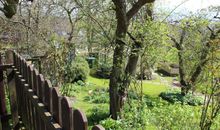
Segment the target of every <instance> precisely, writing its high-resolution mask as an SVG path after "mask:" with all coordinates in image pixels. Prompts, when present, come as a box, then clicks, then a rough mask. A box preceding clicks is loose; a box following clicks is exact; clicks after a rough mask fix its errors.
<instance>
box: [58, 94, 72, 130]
mask: <svg viewBox="0 0 220 130" xmlns="http://www.w3.org/2000/svg"><path fill="white" fill-rule="evenodd" d="M60 108H61V110H60V115H61V127H62V128H63V130H73V128H71V116H72V115H71V114H70V113H71V112H72V108H71V107H70V106H69V103H68V101H67V99H66V97H62V98H61V102H60Z"/></svg>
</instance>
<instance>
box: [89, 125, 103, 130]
mask: <svg viewBox="0 0 220 130" xmlns="http://www.w3.org/2000/svg"><path fill="white" fill-rule="evenodd" d="M92 130H105V128H104V127H103V126H101V125H95V126H93V127H92Z"/></svg>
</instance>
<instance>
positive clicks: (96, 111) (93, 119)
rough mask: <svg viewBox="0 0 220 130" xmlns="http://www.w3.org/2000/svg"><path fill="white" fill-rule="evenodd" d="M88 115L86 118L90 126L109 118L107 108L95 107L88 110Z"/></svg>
mask: <svg viewBox="0 0 220 130" xmlns="http://www.w3.org/2000/svg"><path fill="white" fill-rule="evenodd" d="M88 112H89V113H90V114H89V115H88V116H87V117H88V120H89V123H90V124H98V123H99V122H100V121H101V120H104V119H106V118H108V117H109V113H108V108H106V107H103V106H102V107H101V106H98V105H97V106H95V107H93V108H92V109H89V110H88Z"/></svg>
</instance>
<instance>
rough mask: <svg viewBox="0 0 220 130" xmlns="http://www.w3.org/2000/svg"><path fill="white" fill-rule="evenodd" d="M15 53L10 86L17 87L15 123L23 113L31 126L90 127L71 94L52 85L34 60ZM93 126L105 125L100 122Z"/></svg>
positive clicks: (47, 129)
mask: <svg viewBox="0 0 220 130" xmlns="http://www.w3.org/2000/svg"><path fill="white" fill-rule="evenodd" d="M11 55H12V56H11V57H13V62H12V73H13V74H14V81H13V80H12V82H10V84H9V87H14V88H15V89H12V90H11V91H12V92H11V93H15V94H14V95H12V96H11V98H12V99H10V101H11V111H12V119H13V123H14V124H16V123H18V116H20V117H21V119H22V122H23V123H24V125H25V127H26V129H28V130H87V129H88V121H87V118H86V116H85V114H84V113H83V112H82V111H80V110H78V109H73V108H72V105H70V103H69V102H68V98H67V97H63V96H60V95H59V93H58V89H57V88H56V87H52V85H51V82H50V81H49V80H47V79H45V78H44V76H43V75H42V74H40V73H39V72H38V70H37V69H35V68H34V67H33V65H32V64H30V63H28V62H26V60H25V59H23V58H22V57H21V56H20V55H19V54H18V53H16V52H12V54H11ZM58 69H59V68H58ZM48 71H49V70H48ZM13 90H14V91H15V92H13ZM92 130H104V128H103V127H102V126H100V125H96V126H94V127H93V128H92Z"/></svg>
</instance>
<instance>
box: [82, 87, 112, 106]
mask: <svg viewBox="0 0 220 130" xmlns="http://www.w3.org/2000/svg"><path fill="white" fill-rule="evenodd" d="M84 100H85V101H88V102H91V103H109V96H108V92H107V90H106V89H96V90H94V91H92V90H91V91H90V92H89V95H88V96H86V97H85V99H84Z"/></svg>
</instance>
